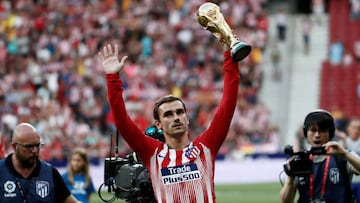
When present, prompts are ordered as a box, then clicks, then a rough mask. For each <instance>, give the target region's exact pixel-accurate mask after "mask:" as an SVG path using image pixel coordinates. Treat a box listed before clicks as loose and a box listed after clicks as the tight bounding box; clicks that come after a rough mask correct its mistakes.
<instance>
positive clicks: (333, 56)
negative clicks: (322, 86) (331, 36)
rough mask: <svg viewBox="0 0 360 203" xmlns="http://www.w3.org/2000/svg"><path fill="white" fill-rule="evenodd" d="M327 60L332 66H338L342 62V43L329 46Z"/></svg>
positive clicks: (337, 42)
mask: <svg viewBox="0 0 360 203" xmlns="http://www.w3.org/2000/svg"><path fill="white" fill-rule="evenodd" d="M329 52H330V53H329V60H330V63H331V64H332V65H339V64H341V62H342V59H343V54H344V44H343V42H342V41H340V40H339V41H336V42H334V43H333V44H331V45H330V51H329Z"/></svg>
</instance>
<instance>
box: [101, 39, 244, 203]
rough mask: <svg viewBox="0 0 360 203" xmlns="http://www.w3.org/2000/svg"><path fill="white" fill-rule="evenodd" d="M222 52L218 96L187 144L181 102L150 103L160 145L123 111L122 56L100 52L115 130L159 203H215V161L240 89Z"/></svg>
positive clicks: (114, 50) (234, 68) (111, 50)
mask: <svg viewBox="0 0 360 203" xmlns="http://www.w3.org/2000/svg"><path fill="white" fill-rule="evenodd" d="M220 38H221V37H220ZM219 40H220V42H222V43H223V41H222V40H221V39H219ZM223 47H224V50H226V51H225V52H224V66H223V70H224V88H223V95H222V99H221V101H220V105H219V106H218V109H217V111H216V113H215V114H214V118H213V121H212V123H211V124H210V126H209V128H208V129H207V130H206V131H205V132H203V133H202V134H201V135H199V136H197V137H196V138H195V140H190V138H189V137H190V135H189V131H188V129H189V122H190V121H189V116H188V114H187V111H186V107H185V104H184V102H183V100H181V99H180V98H178V97H175V96H172V95H168V96H164V97H162V98H160V99H159V100H158V101H157V102H156V103H155V106H154V109H153V117H154V120H155V125H156V127H157V128H158V129H161V130H162V131H163V134H164V137H165V143H163V142H161V141H159V140H155V139H153V138H151V137H148V136H145V135H144V133H143V132H142V131H141V130H140V129H139V128H138V127H137V126H136V124H135V123H134V122H133V121H132V120H131V119H130V117H129V115H128V114H127V112H126V107H125V101H124V98H123V96H122V94H123V88H122V80H121V79H120V78H119V73H120V72H121V71H122V69H123V68H124V63H125V60H126V56H124V57H122V59H121V61H119V59H118V46H117V45H115V46H112V45H110V44H108V45H106V46H104V48H103V50H102V52H100V53H99V58H100V61H101V62H102V65H103V69H104V72H105V73H106V80H107V87H108V98H109V102H110V106H111V109H112V111H113V115H114V118H115V124H116V127H117V130H118V131H119V133H120V134H121V135H122V136H123V138H124V139H125V140H126V142H127V143H128V144H129V146H130V147H131V148H132V150H134V151H135V152H136V153H137V154H138V156H139V157H140V159H141V160H142V161H143V163H144V165H145V166H146V168H147V169H148V171H149V174H150V177H151V181H152V186H153V189H154V193H155V197H156V200H157V202H159V203H161V202H182V203H186V202H199V203H200V202H215V191H214V164H215V158H216V154H217V152H218V150H219V148H220V146H221V145H222V143H223V141H224V139H225V137H226V135H227V132H228V130H229V126H230V123H231V119H232V116H233V113H234V110H235V106H236V101H237V96H238V87H239V84H240V75H239V68H238V63H237V62H234V61H233V60H232V57H231V54H230V51H229V47H227V45H226V44H225V43H223ZM154 68H155V70H154V71H156V67H154Z"/></svg>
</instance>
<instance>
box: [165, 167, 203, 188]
mask: <svg viewBox="0 0 360 203" xmlns="http://www.w3.org/2000/svg"><path fill="white" fill-rule="evenodd" d="M161 175H162V181H163V184H164V185H170V184H175V183H181V182H188V181H193V180H198V179H200V178H201V175H200V172H199V170H198V167H197V165H196V164H185V165H180V166H175V167H168V168H162V169H161Z"/></svg>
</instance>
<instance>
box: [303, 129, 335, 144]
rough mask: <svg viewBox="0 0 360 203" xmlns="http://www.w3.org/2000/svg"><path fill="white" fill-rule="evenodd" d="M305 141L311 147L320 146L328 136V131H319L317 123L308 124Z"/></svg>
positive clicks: (327, 139)
mask: <svg viewBox="0 0 360 203" xmlns="http://www.w3.org/2000/svg"><path fill="white" fill-rule="evenodd" d="M306 133H307V141H308V142H309V144H310V145H311V146H312V147H316V146H322V145H323V144H325V143H327V142H328V141H329V138H330V134H329V131H328V130H326V131H321V130H320V129H319V126H318V125H310V126H309V128H308V129H307V132H306Z"/></svg>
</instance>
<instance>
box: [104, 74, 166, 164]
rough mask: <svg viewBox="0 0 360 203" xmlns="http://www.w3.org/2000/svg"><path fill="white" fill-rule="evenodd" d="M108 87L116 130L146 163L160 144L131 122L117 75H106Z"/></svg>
mask: <svg viewBox="0 0 360 203" xmlns="http://www.w3.org/2000/svg"><path fill="white" fill-rule="evenodd" d="M106 81H107V87H108V99H109V103H110V107H111V110H112V113H113V116H114V121H115V125H116V128H117V130H118V131H119V133H120V136H122V137H123V138H124V139H125V141H126V142H127V143H128V144H129V146H130V147H131V149H132V150H134V151H136V153H137V154H138V155H139V157H140V158H141V159H142V160H144V161H146V160H148V157H150V155H151V154H152V152H153V150H154V148H155V147H156V146H157V145H158V144H159V143H160V142H159V141H156V140H155V139H152V138H150V137H148V136H146V135H145V134H144V132H142V131H141V130H140V129H139V128H138V127H137V125H136V124H135V123H134V122H133V121H132V120H131V118H130V117H129V115H128V114H127V111H126V106H125V101H124V98H123V96H122V94H123V88H122V81H121V80H120V78H119V75H118V74H107V75H106Z"/></svg>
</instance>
